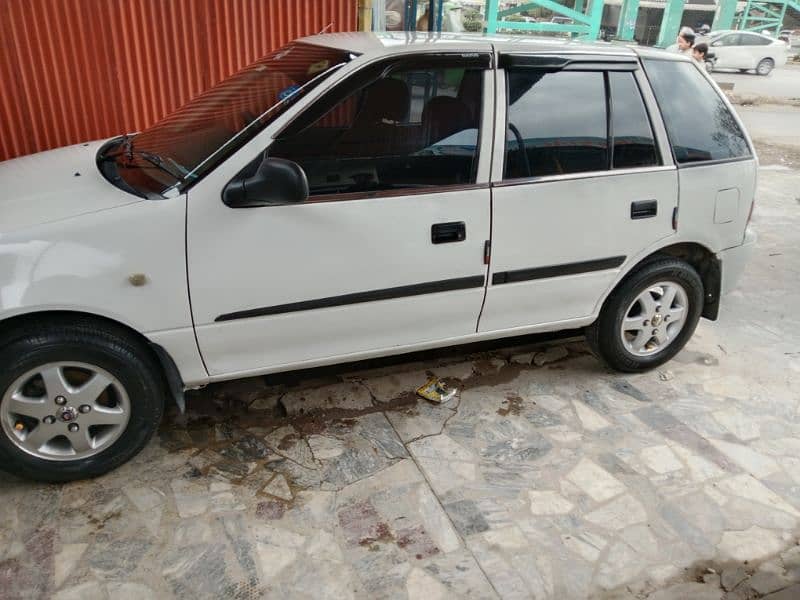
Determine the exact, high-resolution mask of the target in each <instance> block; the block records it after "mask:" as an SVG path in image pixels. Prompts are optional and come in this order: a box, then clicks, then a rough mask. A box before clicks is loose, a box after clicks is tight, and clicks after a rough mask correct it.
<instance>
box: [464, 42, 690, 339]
mask: <svg viewBox="0 0 800 600" xmlns="http://www.w3.org/2000/svg"><path fill="white" fill-rule="evenodd" d="M598 60H599V61H603V60H606V59H602V58H601V59H597V58H594V59H591V58H589V59H587V60H586V62H582V61H581V60H577V59H575V58H572V59H569V60H567V59H566V58H565V59H563V60H562V61H559V59H557V58H554V57H525V56H508V57H504V64H505V66H506V68H505V69H504V70H503V71H502V72H500V75H501V77H503V76H504V78H505V86H503V85H502V84H501V85H500V86H499V87H500V91H501V92H502V91H503V90H505V93H504V94H501V95H500V96H501V98H500V99H498V102H502V104H501V106H502V107H503V108H504V109H506V107H507V110H506V112H507V115H506V116H507V121H506V123H507V130H506V132H505V136H504V137H501V135H502V133H503V132H500V134H501V135H499V136H498V137H497V138H496V142H495V147H496V148H497V149H503V150H502V156H498V155H497V153H499V151H498V150H496V160H495V162H496V163H497V166H498V168H497V170H496V171H495V173H494V177H493V184H492V186H493V187H492V206H493V221H492V257H491V277H490V284H489V288H488V290H487V296H486V305H485V308H484V311H483V314H482V317H481V321H480V328H479V330H480V331H481V332H484V331H495V330H506V329H514V328H520V327H528V326H533V325H540V324H547V323H549V324H554V323H555V324H559V323H562V322H563V323H565V324H569V321H571V320H575V319H586V318H588V317H591V315H592V314H593V313H594V312H595V311H596V309H597V307H598V304H599V301H600V299H601V297H602V296H603V294H604V292H605V291H606V290H607V289H608V287H609V286H610V285H611V284H612V282H613V281H614V279H615V278H616V277H617V275H618V273H619V270H620V268H621V267H622V266H623V265H625V264H626V263H627V262H629V261H635V260H637V255H639V254H640V253H641V252H643V251H644V250H645V249H647V248H648V247H649V246H651V245H652V244H654V243H656V242H657V241H658V240H660V239H662V238H664V237H667V236H671V235H673V234H674V230H673V226H672V221H673V211H674V209H675V207H676V205H677V175H676V170H675V167H674V166H673V165H672V159H671V156H670V155H669V151H668V150H666V152H665V151H664V149H665V148H666V146H663V147H659V144H658V143H657V142H656V138H655V136H654V134H653V127H652V126H651V123H650V119H649V118H648V110H647V109H646V108H645V107H646V105H645V99H644V97H643V95H642V93H641V90H640V88H641V87H642V86H640V79H639V78H640V76H641V73H640V72H639V71H638V62H637V61H636V60H635V59H633V58H630V59H626V60H622V59H620V60H619V61H617V62H613V63H609V64H603V63H601V62H597V61H598ZM544 62H548V63H550V65H551V66H548V67H547V68H542V67H541V65H542V64H543V63H544ZM609 99H610V101H609ZM649 102H651V104H650V110H651V111H652V110H653V109H654V106H653V105H652V99H650V100H649ZM660 127H661V128H662V130H663V125H660ZM551 328H555V327H551Z"/></svg>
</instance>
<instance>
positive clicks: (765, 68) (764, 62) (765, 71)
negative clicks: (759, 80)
mask: <svg viewBox="0 0 800 600" xmlns="http://www.w3.org/2000/svg"><path fill="white" fill-rule="evenodd" d="M774 68H775V62H774V61H773V60H772V59H771V58H763V59H761V62H759V63H758V66H757V67H756V73H758V74H759V75H769V74H770V73H772V69H774Z"/></svg>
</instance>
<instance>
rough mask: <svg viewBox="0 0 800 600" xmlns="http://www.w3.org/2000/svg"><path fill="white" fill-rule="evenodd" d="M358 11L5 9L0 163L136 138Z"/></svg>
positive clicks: (244, 5)
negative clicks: (248, 68)
mask: <svg viewBox="0 0 800 600" xmlns="http://www.w3.org/2000/svg"><path fill="white" fill-rule="evenodd" d="M356 16H357V10H356V0H0V115H2V119H0V160H6V159H8V158H12V157H14V156H19V155H22V154H30V153H32V152H39V151H41V150H47V149H49V148H56V147H58V146H65V145H67V144H73V143H77V142H82V141H86V140H93V139H98V138H104V137H110V136H112V135H116V134H119V133H125V132H131V131H138V130H141V129H143V128H145V127H147V126H148V125H150V124H152V123H154V122H155V121H157V120H158V119H160V118H162V117H163V116H165V115H166V114H168V113H170V112H171V111H173V110H175V109H176V108H178V107H179V106H180V105H182V104H183V103H185V102H186V101H187V100H189V99H190V98H192V97H193V96H195V95H197V94H198V93H200V92H202V91H203V90H205V89H207V88H208V87H210V86H211V85H213V84H215V83H217V82H218V81H219V80H221V79H223V78H225V77H227V76H228V75H230V74H231V73H234V72H235V71H237V70H239V69H240V68H242V67H244V66H245V65H247V64H249V63H251V62H253V61H255V60H256V59H258V58H260V57H261V56H263V55H264V54H266V53H268V52H269V51H270V50H273V49H275V48H277V47H279V46H282V45H283V44H285V43H287V42H289V41H291V40H293V39H296V38H298V37H302V36H305V35H311V34H314V33H319V32H320V31H322V30H323V29H325V30H326V31H353V30H355V29H356Z"/></svg>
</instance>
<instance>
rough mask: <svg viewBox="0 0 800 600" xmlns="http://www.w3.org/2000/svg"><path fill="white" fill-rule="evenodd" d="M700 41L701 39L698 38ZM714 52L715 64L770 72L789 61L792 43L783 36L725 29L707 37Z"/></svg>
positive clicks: (716, 65)
mask: <svg viewBox="0 0 800 600" xmlns="http://www.w3.org/2000/svg"><path fill="white" fill-rule="evenodd" d="M698 41H699V40H698ZM703 41H705V42H706V43H707V44H708V49H709V53H710V54H713V55H714V59H713V68H715V69H738V70H739V71H742V72H743V73H744V72H746V71H753V70H754V71H755V72H756V73H758V74H759V75H769V74H770V73H771V72H772V69H774V68H775V67H781V66H783V65H785V64H786V60H787V58H788V56H789V45H788V44H787V43H786V42H784V41H783V40H778V39H775V38H771V37H769V36H767V35H762V34H760V33H753V32H751V31H724V32H719V33H717V34H715V33H713V32H712V34H711V35H710V36H709V37H708V38H707V39H704V40H703Z"/></svg>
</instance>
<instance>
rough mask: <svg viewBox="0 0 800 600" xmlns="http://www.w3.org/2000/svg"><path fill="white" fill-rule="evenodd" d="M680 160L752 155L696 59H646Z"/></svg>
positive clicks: (740, 131)
mask: <svg viewBox="0 0 800 600" xmlns="http://www.w3.org/2000/svg"><path fill="white" fill-rule="evenodd" d="M644 65H645V71H646V72H647V76H648V78H649V79H650V83H651V84H652V86H653V91H654V92H655V95H656V100H657V101H658V105H659V107H660V109H661V114H662V115H663V117H664V124H665V125H666V128H667V134H668V135H669V140H670V143H671V144H672V150H673V152H674V153H675V160H676V161H677V162H678V163H679V164H687V163H696V162H704V161H711V160H729V159H737V158H744V157H749V156H752V153H751V151H750V148H749V146H748V145H747V140H746V139H745V137H744V133H743V132H742V130H741V128H740V127H739V124H738V123H737V122H736V119H735V118H734V116H733V114H732V113H731V111H730V110H729V109H728V107H727V106H726V105H725V103H724V102H723V100H722V98H721V97H720V95H719V94H718V93H717V91H716V90H715V89H714V87H713V86H712V85H711V83H709V82H708V80H706V78H705V77H704V76H703V75H702V74H701V73H700V71H698V69H697V67H696V66H695V65H694V64H693V63H689V62H683V61H671V60H653V59H645V60H644Z"/></svg>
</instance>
